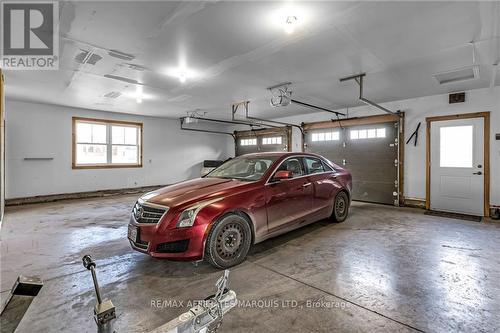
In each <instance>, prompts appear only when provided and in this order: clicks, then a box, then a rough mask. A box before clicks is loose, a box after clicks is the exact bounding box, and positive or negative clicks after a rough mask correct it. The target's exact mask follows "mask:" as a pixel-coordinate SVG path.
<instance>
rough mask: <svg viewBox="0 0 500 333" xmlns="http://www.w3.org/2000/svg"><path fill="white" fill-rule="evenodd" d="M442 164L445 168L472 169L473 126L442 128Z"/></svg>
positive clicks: (440, 130)
mask: <svg viewBox="0 0 500 333" xmlns="http://www.w3.org/2000/svg"><path fill="white" fill-rule="evenodd" d="M439 132H440V133H439V134H440V163H439V165H440V166H441V167H443V168H472V144H473V131H472V126H450V127H441V128H440V129H439Z"/></svg>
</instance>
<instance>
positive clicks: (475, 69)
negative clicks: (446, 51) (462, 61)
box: [432, 65, 479, 84]
mask: <svg viewBox="0 0 500 333" xmlns="http://www.w3.org/2000/svg"><path fill="white" fill-rule="evenodd" d="M432 76H434V78H435V79H436V80H437V81H438V82H439V84H447V83H455V82H461V81H467V80H476V79H479V65H472V66H467V67H462V68H458V69H454V70H451V71H446V72H441V73H437V74H433V75H432Z"/></svg>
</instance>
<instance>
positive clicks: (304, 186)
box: [302, 183, 311, 188]
mask: <svg viewBox="0 0 500 333" xmlns="http://www.w3.org/2000/svg"><path fill="white" fill-rule="evenodd" d="M310 185H311V183H305V184H304V185H302V187H303V188H306V187H308V186H310Z"/></svg>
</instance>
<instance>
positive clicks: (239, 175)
mask: <svg viewBox="0 0 500 333" xmlns="http://www.w3.org/2000/svg"><path fill="white" fill-rule="evenodd" d="M278 157H279V156H263V157H237V158H235V159H232V160H229V161H227V162H226V163H224V164H222V165H221V166H220V167H218V168H217V169H215V170H213V171H212V172H210V173H209V174H208V175H207V177H209V178H227V179H239V180H248V181H254V180H259V179H261V178H262V176H264V173H266V171H267V170H268V169H269V167H270V166H271V165H272V164H273V163H274V161H276V160H277V159H278Z"/></svg>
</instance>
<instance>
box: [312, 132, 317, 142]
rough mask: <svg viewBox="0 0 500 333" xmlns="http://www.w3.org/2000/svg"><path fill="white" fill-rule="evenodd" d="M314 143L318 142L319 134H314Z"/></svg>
mask: <svg viewBox="0 0 500 333" xmlns="http://www.w3.org/2000/svg"><path fill="white" fill-rule="evenodd" d="M312 141H313V142H316V141H318V133H313V134H312Z"/></svg>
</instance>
